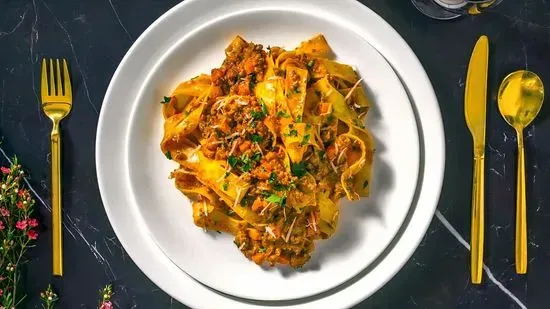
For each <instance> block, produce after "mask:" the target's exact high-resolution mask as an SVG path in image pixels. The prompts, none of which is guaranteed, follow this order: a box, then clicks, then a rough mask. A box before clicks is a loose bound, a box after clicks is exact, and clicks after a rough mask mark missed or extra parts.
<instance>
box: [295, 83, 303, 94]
mask: <svg viewBox="0 0 550 309" xmlns="http://www.w3.org/2000/svg"><path fill="white" fill-rule="evenodd" d="M294 92H295V93H300V92H302V91H301V90H300V85H296V86H295V87H294Z"/></svg>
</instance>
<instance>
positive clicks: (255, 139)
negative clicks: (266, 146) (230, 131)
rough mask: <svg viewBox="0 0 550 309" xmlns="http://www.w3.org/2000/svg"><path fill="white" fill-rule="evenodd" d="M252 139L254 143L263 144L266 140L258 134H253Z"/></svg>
mask: <svg viewBox="0 0 550 309" xmlns="http://www.w3.org/2000/svg"><path fill="white" fill-rule="evenodd" d="M250 138H251V139H252V141H253V142H254V143H261V142H262V141H263V140H264V138H263V137H261V136H260V135H258V134H252V135H251V136H250Z"/></svg>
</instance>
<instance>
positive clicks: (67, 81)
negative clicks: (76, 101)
mask: <svg viewBox="0 0 550 309" xmlns="http://www.w3.org/2000/svg"><path fill="white" fill-rule="evenodd" d="M63 80H64V81H65V84H64V86H65V96H66V97H67V98H68V99H69V100H72V97H73V89H72V88H71V77H70V76H69V68H68V67H67V60H65V59H63Z"/></svg>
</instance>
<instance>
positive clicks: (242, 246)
mask: <svg viewBox="0 0 550 309" xmlns="http://www.w3.org/2000/svg"><path fill="white" fill-rule="evenodd" d="M245 245H246V243H245V242H243V243H242V244H241V246H240V247H239V250H242V249H243V248H244V246H245Z"/></svg>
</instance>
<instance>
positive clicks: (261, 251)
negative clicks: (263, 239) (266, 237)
mask: <svg viewBox="0 0 550 309" xmlns="http://www.w3.org/2000/svg"><path fill="white" fill-rule="evenodd" d="M265 250H266V249H265V248H264V247H261V248H260V249H258V252H259V253H264V252H265Z"/></svg>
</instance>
